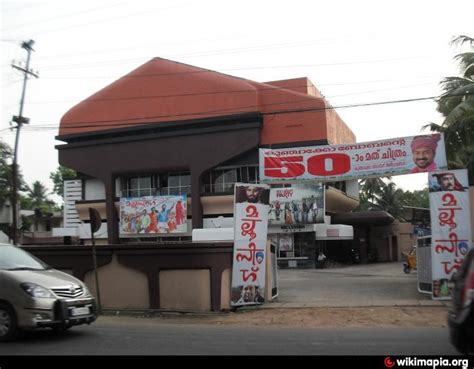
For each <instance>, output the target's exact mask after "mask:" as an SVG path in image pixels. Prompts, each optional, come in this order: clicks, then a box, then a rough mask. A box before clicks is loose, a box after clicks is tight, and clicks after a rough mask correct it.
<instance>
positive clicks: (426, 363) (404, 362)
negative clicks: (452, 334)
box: [383, 356, 469, 369]
mask: <svg viewBox="0 0 474 369" xmlns="http://www.w3.org/2000/svg"><path fill="white" fill-rule="evenodd" d="M383 363H384V364H385V367H386V368H393V367H394V366H395V365H396V366H397V367H407V366H419V367H425V368H433V369H436V368H437V367H453V368H462V369H468V368H469V359H443V358H442V357H440V358H439V359H418V358H417V357H405V358H404V359H395V360H392V358H390V356H387V357H386V358H385V359H384V361H383Z"/></svg>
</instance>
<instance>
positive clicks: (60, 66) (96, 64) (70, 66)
mask: <svg viewBox="0 0 474 369" xmlns="http://www.w3.org/2000/svg"><path fill="white" fill-rule="evenodd" d="M219 55H220V54H219ZM179 56H183V55H171V57H179ZM184 56H185V55H184ZM432 57H433V55H415V56H406V57H396V58H386V59H375V60H373V59H372V60H353V61H347V62H330V63H318V64H300V65H275V66H258V67H241V68H228V69H221V71H235V70H237V71H245V70H261V69H286V68H310V67H332V66H338V65H356V64H372V63H387V62H394V61H405V60H412V59H420V58H432ZM144 59H149V60H153V59H163V60H168V61H170V62H173V63H176V64H182V65H187V64H185V63H180V62H176V61H173V60H170V59H167V58H161V57H141V58H134V59H116V60H110V61H101V62H94V63H87V64H84V63H78V64H58V65H52V66H41V69H42V70H44V71H52V70H64V69H82V68H89V67H91V68H93V67H100V66H108V65H113V64H122V63H131V62H137V61H143V60H144ZM192 67H193V68H196V69H199V70H196V71H187V72H171V73H150V74H143V75H134V76H129V77H127V78H140V77H150V76H168V75H176V74H178V75H179V74H195V73H206V72H209V71H213V70H210V69H205V68H199V67H194V66H192ZM213 72H215V71H213ZM125 77H126V76H125ZM111 78H115V77H111Z"/></svg>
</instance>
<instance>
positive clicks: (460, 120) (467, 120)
mask: <svg viewBox="0 0 474 369" xmlns="http://www.w3.org/2000/svg"><path fill="white" fill-rule="evenodd" d="M451 44H452V45H466V44H468V45H469V46H470V51H468V52H464V53H461V54H458V55H456V56H455V57H454V59H455V60H456V61H457V62H458V63H459V67H460V70H461V76H459V77H446V78H444V79H443V80H442V81H441V82H440V84H441V88H442V90H443V91H444V93H443V94H442V95H441V97H440V98H439V99H438V100H437V103H438V107H437V110H438V111H439V112H440V113H441V114H442V115H443V116H444V121H443V123H442V124H436V123H430V124H428V125H427V126H426V127H428V128H429V129H430V130H431V131H433V132H442V133H444V140H445V144H446V154H447V158H448V165H449V167H450V168H452V169H462V168H467V169H468V170H469V183H470V184H474V52H473V51H472V48H473V46H474V39H473V38H471V37H468V36H464V35H462V36H457V37H456V38H454V39H453V40H452V41H451Z"/></svg>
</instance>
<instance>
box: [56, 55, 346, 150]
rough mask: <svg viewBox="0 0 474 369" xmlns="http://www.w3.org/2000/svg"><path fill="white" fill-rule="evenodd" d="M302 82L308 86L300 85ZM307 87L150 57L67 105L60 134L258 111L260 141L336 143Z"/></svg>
mask: <svg viewBox="0 0 474 369" xmlns="http://www.w3.org/2000/svg"><path fill="white" fill-rule="evenodd" d="M303 82H304V83H308V87H307V88H306V87H305V86H300V84H303ZM311 88H314V86H313V85H312V84H311V82H310V81H309V80H307V79H306V78H300V79H295V80H293V82H292V81H291V80H287V81H277V82H270V83H258V82H253V81H249V80H245V79H242V78H238V77H233V76H229V75H226V74H222V73H218V72H215V71H211V70H207V69H202V68H198V67H194V66H191V65H187V64H182V63H178V62H174V61H171V60H167V59H162V58H154V59H152V60H150V61H149V62H147V63H145V64H143V65H142V66H140V67H139V68H137V69H135V70H134V71H132V72H131V73H129V74H127V75H125V76H124V77H122V78H120V79H119V80H117V81H115V82H113V83H112V84H110V85H109V86H107V87H105V88H103V89H102V90H100V91H99V92H97V93H95V94H94V95H92V96H90V97H89V98H87V99H85V100H84V101H82V102H80V103H79V104H77V105H76V106H74V107H73V108H72V109H70V110H69V111H68V112H67V113H66V114H65V115H64V116H63V117H62V119H61V123H60V128H59V136H66V135H73V134H79V133H90V132H97V131H105V130H111V129H116V128H133V127H135V126H136V127H138V126H143V125H146V124H150V123H154V124H156V123H159V122H170V121H185V120H190V119H199V118H209V117H218V116H229V115H236V114H241V113H250V112H260V113H263V114H264V127H263V130H262V138H261V141H262V144H271V143H280V142H292V141H308V140H319V139H329V141H334V140H331V137H328V132H331V127H327V121H328V120H327V119H326V115H327V114H336V113H335V112H333V113H331V110H329V111H328V110H326V107H327V103H326V101H325V100H324V99H323V98H321V97H320V95H316V96H317V97H316V96H314V95H313V96H311V95H308V92H309V91H311ZM298 110H304V111H303V112H299V111H298ZM336 116H337V114H336ZM337 118H338V117H337ZM338 119H339V121H340V122H336V124H339V125H340V124H342V125H343V127H342V128H343V129H340V127H339V129H337V130H334V129H332V131H334V132H336V131H337V132H339V133H340V132H342V131H344V132H345V131H347V132H346V133H347V135H346V136H347V137H345V138H343V142H348V141H347V140H349V142H353V141H354V140H355V137H353V134H352V132H351V131H350V130H349V129H348V128H347V126H346V125H345V124H344V123H343V122H342V120H340V118H338ZM330 120H331V121H337V119H330ZM331 124H332V123H331ZM336 139H337V138H336ZM337 141H339V139H337ZM333 143H339V142H333Z"/></svg>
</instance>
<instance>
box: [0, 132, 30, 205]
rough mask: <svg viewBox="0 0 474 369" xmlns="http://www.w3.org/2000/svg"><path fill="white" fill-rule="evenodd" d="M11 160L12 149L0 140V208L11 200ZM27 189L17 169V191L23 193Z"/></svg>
mask: <svg viewBox="0 0 474 369" xmlns="http://www.w3.org/2000/svg"><path fill="white" fill-rule="evenodd" d="M12 158H13V150H12V148H11V147H10V146H9V145H8V144H7V143H6V142H4V141H2V140H0V207H2V206H3V205H5V201H6V200H7V199H11V196H12V189H13V181H12V179H13V173H12V165H11V161H12ZM27 189H28V187H27V185H26V184H25V181H24V180H23V176H22V174H21V171H20V169H18V191H19V192H24V191H26V190H27Z"/></svg>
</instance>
